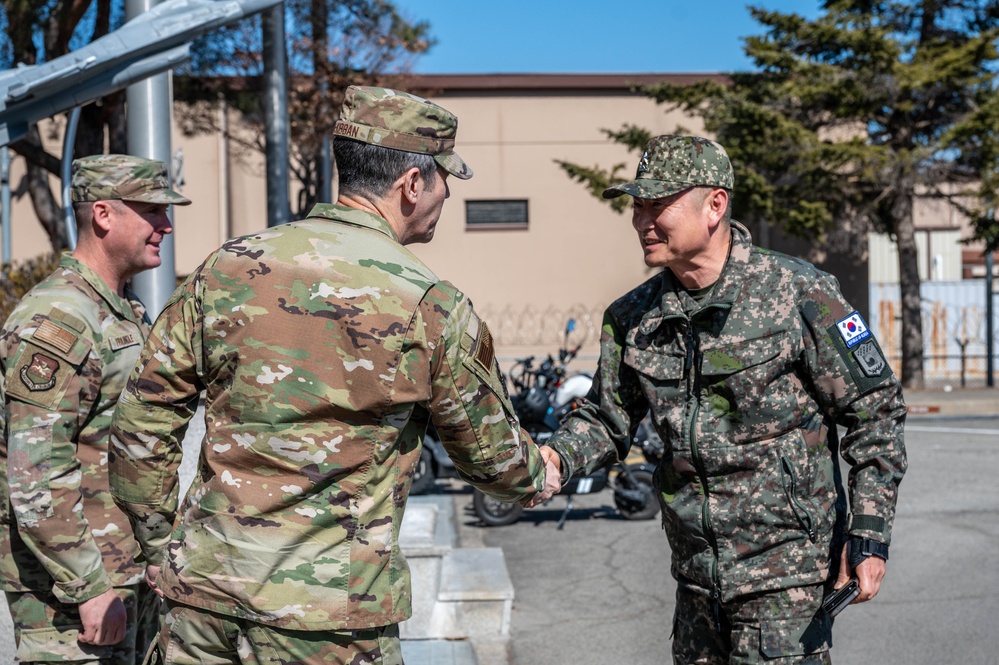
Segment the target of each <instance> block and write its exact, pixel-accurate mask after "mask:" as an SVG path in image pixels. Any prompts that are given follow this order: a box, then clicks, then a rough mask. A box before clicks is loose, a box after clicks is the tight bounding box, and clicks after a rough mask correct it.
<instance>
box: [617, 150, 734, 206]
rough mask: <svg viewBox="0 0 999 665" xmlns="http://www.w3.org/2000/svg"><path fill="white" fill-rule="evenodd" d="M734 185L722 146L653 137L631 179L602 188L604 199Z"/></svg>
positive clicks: (661, 195)
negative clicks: (633, 177)
mask: <svg viewBox="0 0 999 665" xmlns="http://www.w3.org/2000/svg"><path fill="white" fill-rule="evenodd" d="M734 185H735V176H734V175H733V173H732V162H731V161H729V159H728V154H727V153H726V152H725V148H723V147H721V146H720V145H718V144H717V143H715V142H714V141H711V140H709V139H705V138H701V137H699V136H673V135H668V134H667V135H665V136H657V137H655V138H654V139H652V140H651V141H649V142H648V144H647V145H646V146H645V153H644V154H643V155H642V159H641V161H639V162H638V172H637V173H636V174H635V179H634V180H632V181H630V182H624V183H621V184H618V185H614V186H613V187H608V188H607V189H605V190H604V195H603V196H604V198H605V199H613V198H617V197H618V196H622V195H624V194H630V195H631V196H634V197H635V198H637V199H661V198H665V197H667V196H672V195H673V194H676V193H678V192H682V191H683V190H685V189H690V188H691V187H699V186H707V187H724V188H725V189H728V190H731V189H733V187H734Z"/></svg>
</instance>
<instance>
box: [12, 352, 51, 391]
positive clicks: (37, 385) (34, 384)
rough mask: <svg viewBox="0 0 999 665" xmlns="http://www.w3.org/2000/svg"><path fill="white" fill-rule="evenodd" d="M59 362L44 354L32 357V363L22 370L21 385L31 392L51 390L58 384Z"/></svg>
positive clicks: (36, 354)
mask: <svg viewBox="0 0 999 665" xmlns="http://www.w3.org/2000/svg"><path fill="white" fill-rule="evenodd" d="M58 371H59V361H58V360H56V359H55V358H50V357H49V356H47V355H45V354H43V353H35V354H32V356H31V362H29V363H28V364H27V365H25V366H24V367H22V368H21V383H23V384H24V386H25V387H26V388H27V389H28V390H30V391H31V392H39V391H42V390H50V389H51V388H52V386H54V385H55V383H56V372H58Z"/></svg>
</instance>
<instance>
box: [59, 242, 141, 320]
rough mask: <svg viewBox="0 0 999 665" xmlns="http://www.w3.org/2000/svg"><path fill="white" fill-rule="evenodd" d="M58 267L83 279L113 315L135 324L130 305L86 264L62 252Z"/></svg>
mask: <svg viewBox="0 0 999 665" xmlns="http://www.w3.org/2000/svg"><path fill="white" fill-rule="evenodd" d="M59 267H60V268H66V269H67V270H72V271H73V272H75V273H76V274H78V275H79V276H80V277H82V278H83V281H85V282H86V283H87V284H89V285H90V288H92V289H93V290H94V291H96V292H97V295H99V296H100V297H101V298H103V299H104V301H105V302H106V303H107V304H108V307H110V308H111V309H112V310H114V311H115V313H117V314H118V315H119V316H121V317H124V318H126V319H128V320H129V321H132V322H133V323H134V322H136V314H135V311H134V310H133V309H132V303H131V302H130V301H129V300H128V299H126V298H123V297H121V296H119V295H118V294H117V293H115V291H114V289H112V288H111V287H110V286H108V284H107V282H105V281H104V279H103V278H102V277H101V276H100V275H98V274H97V273H96V272H94V271H93V270H91V269H90V268H89V267H88V266H87V265H86V264H84V263H82V262H81V261H80V260H79V259H77V258H75V257H74V256H73V255H72V254H70V253H69V252H64V253H63V255H62V256H61V257H60V258H59ZM125 293H126V294H128V293H130V291H129V289H128V288H127V287H126V289H125ZM136 300H138V299H136Z"/></svg>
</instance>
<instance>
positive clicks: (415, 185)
mask: <svg viewBox="0 0 999 665" xmlns="http://www.w3.org/2000/svg"><path fill="white" fill-rule="evenodd" d="M396 182H400V183H401V184H402V196H403V198H404V199H405V200H406V201H407V202H408V203H409V204H410V205H416V202H417V201H418V200H419V198H420V192H422V191H423V178H422V177H420V169H418V168H416V167H415V166H414V167H413V168H411V169H409V170H407V171H406V172H405V173H403V174H402V175H401V176H399V180H397V181H396Z"/></svg>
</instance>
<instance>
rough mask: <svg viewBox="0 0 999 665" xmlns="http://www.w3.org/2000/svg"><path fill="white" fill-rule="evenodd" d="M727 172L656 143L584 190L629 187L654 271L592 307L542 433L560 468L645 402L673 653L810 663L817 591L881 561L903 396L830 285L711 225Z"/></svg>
mask: <svg viewBox="0 0 999 665" xmlns="http://www.w3.org/2000/svg"><path fill="white" fill-rule="evenodd" d="M733 184H734V181H733V173H732V166H731V164H730V162H729V159H728V156H727V155H726V154H725V151H724V149H723V148H722V147H721V146H720V145H718V144H717V143H715V142H713V141H709V140H707V139H703V138H697V137H690V136H659V137H656V138H654V139H652V141H651V142H650V143H649V144H648V146H647V148H646V151H645V154H644V155H643V157H642V159H641V162H640V163H639V166H638V174H637V176H636V177H635V180H633V181H630V182H627V183H623V184H620V185H617V186H614V187H611V188H609V189H607V190H606V191H605V192H604V196H605V197H607V198H613V197H616V196H621V195H623V194H629V195H631V196H632V197H633V198H634V210H633V225H634V227H635V229H636V231H637V232H638V237H639V240H640V241H641V244H642V248H643V250H644V253H645V263H646V265H648V266H649V267H656V268H664V270H663V271H662V272H661V273H660V274H657V275H656V276H654V277H653V278H651V279H649V280H648V281H647V282H645V283H644V284H642V285H641V286H639V287H638V288H636V289H634V290H633V291H631V292H630V293H628V294H626V295H625V296H624V297H622V298H620V299H619V300H617V301H616V302H614V303H613V304H612V305H611V306H610V307H609V308H608V309H607V312H606V313H605V315H604V321H603V332H602V336H601V354H600V361H599V367H598V372H597V376H596V378H595V380H594V383H593V388H592V390H591V392H590V394H589V397H588V401H587V402H586V404H585V406H584V407H583V408H581V409H580V410H578V411H574V412H573V413H572V414H571V416H570V418H569V419H568V420H567V421H566V422H565V423H563V425H562V427H561V428H560V429H559V430H558V432H556V434H555V435H554V436H553V437H552V439H551V440H550V443H549V445H551V447H552V448H554V449H555V450H556V451H557V452H558V453H559V456H560V458H561V470H562V475H563V477H566V478H568V477H571V476H572V475H573V474H576V475H580V474H586V473H589V472H591V471H592V470H593V469H594V468H596V467H598V466H600V465H601V464H605V463H609V462H611V461H613V460H616V459H621V458H624V457H625V455H626V454H627V452H628V448H629V446H630V442H631V436H632V434H633V433H634V431H635V428H636V427H637V426H638V423H639V421H640V420H641V419H642V417H643V416H644V415H645V414H646V413H647V412H648V411H649V410H650V409H651V413H652V420H653V422H654V424H655V427H656V429H657V431H658V433H659V434H660V436H661V437H662V439H663V441H664V442H665V443H666V452H665V456H664V458H663V461H662V463H661V465H660V467H659V469H658V471H657V486H658V490H659V492H660V499H661V501H660V503H661V507H662V514H663V525H664V528H665V529H666V532H667V535H668V537H669V542H670V546H671V548H672V557H673V563H672V573H673V576H674V577H675V578H676V580H677V584H678V589H677V607H676V615H675V619H674V625H673V657H674V662H676V663H760V662H782V663H786V662H800V663H827V662H829V654H828V648H829V646H830V642H831V623H832V622H831V620H830V618H829V617H828V616H827V615H826V613H824V612H823V611H821V609H820V606H821V603H822V598H823V594H824V592H825V591H828V590H830V589H831V588H832V587H833V586H836V587H837V588H838V587H841V586H843V585H844V584H845V583H846V582H847V580H848V579H849V577H850V576H855V577H857V578H858V579H859V581H860V588H861V595H860V596H859V598H858V600H859V601H865V600H869V599H871V598H873V597H874V595H875V594H877V592H878V589H879V587H880V584H881V579H882V577H883V575H884V572H885V560H886V559H887V558H888V544H889V542H890V539H891V526H892V521H893V517H894V513H895V501H896V495H897V489H898V485H899V482H900V481H901V479H902V475H903V473H904V472H905V468H906V458H905V450H904V445H903V434H902V426H903V422H904V419H905V405H904V404H903V402H902V394H901V389H900V386H899V383H898V381H897V380H896V379H895V377H894V375H893V374H892V371H891V369H890V368H889V367H888V364H887V362H885V358H884V355H883V353H882V352H881V349H880V347H879V346H878V343H877V341H876V340H875V339H874V337H873V336H872V335H871V333H870V331H869V330H868V329H867V326H866V325H865V324H864V322H863V320H862V319H861V317H860V315H859V314H858V313H857V312H856V311H855V310H854V309H853V308H852V307H851V306H850V305H849V304H848V303H847V302H846V301H845V300H844V299H843V296H842V295H841V293H840V289H839V285H838V283H837V282H836V280H835V279H834V278H833V277H832V276H830V275H828V274H825V273H823V272H820V271H819V270H817V269H816V268H814V267H813V266H811V265H809V264H808V263H806V262H804V261H801V260H798V259H794V258H791V257H788V256H784V255H782V254H778V253H776V252H771V251H767V250H764V249H760V248H757V247H754V246H753V245H752V239H751V238H750V235H749V232H748V231H747V230H746V228H745V227H744V226H742V225H741V224H739V223H738V222H734V221H731V219H730V212H729V203H730V199H731V191H732V188H733ZM837 425H839V426H842V427H845V428H846V435H845V437H844V438H843V440H842V441H841V442H840V441H838V440H837V429H836V428H837ZM837 451H840V452H841V453H842V456H843V458H844V459H845V460H846V461H847V462H848V463H849V465H850V466H851V470H850V474H849V487H850V495H849V503H848V505H849V509H850V513H851V514H850V516H849V519H848V518H847V514H846V509H847V497H846V494H845V492H844V490H843V486H842V482H841V479H840V476H839V467H838V464H837V459H836V455H837ZM848 555H849V556H848Z"/></svg>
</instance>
